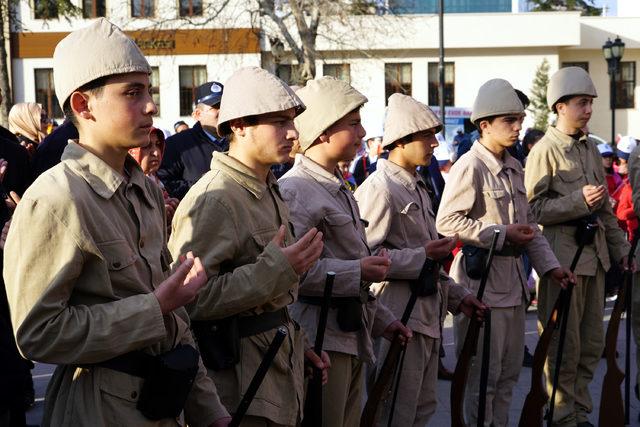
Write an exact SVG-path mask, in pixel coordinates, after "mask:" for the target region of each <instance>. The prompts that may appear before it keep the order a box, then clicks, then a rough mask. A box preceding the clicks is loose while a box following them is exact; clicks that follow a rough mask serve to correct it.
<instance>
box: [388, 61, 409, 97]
mask: <svg viewBox="0 0 640 427" xmlns="http://www.w3.org/2000/svg"><path fill="white" fill-rule="evenodd" d="M411 79H412V77H411V64H384V97H385V105H386V103H387V101H388V100H389V97H390V96H391V95H393V94H394V93H402V94H405V95H411Z"/></svg>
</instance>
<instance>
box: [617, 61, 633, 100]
mask: <svg viewBox="0 0 640 427" xmlns="http://www.w3.org/2000/svg"><path fill="white" fill-rule="evenodd" d="M623 65H631V66H632V67H631V68H632V73H633V78H632V79H631V80H623V79H622V75H623V73H622V67H623ZM636 72H637V67H636V61H621V62H620V64H619V65H618V71H617V72H616V87H615V90H616V110H624V109H628V108H635V104H636V99H635V89H636V80H637V76H636ZM629 84H630V86H628V87H627V88H626V89H629V90H625V85H629ZM625 93H626V94H627V96H623V95H624V94H625Z"/></svg>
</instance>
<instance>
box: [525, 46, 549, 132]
mask: <svg viewBox="0 0 640 427" xmlns="http://www.w3.org/2000/svg"><path fill="white" fill-rule="evenodd" d="M548 84H549V62H548V61H547V59H546V58H545V59H543V60H542V63H541V64H540V65H539V66H538V68H537V69H536V76H535V77H534V79H533V87H532V88H531V98H530V100H531V105H530V106H529V111H531V112H532V113H533V120H534V123H533V127H534V129H539V130H541V131H543V132H545V131H546V130H547V126H549V107H548V106H547V85H548Z"/></svg>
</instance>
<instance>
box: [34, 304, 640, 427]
mask: <svg viewBox="0 0 640 427" xmlns="http://www.w3.org/2000/svg"><path fill="white" fill-rule="evenodd" d="M612 307H613V302H609V303H607V307H606V309H605V319H604V320H605V328H606V327H607V324H608V319H609V315H610V314H611V310H612ZM605 330H606V329H605ZM525 331H526V332H525V334H526V336H525V342H526V344H527V346H528V347H529V349H530V350H531V353H533V351H534V349H535V347H536V343H537V341H538V334H537V330H536V313H535V310H532V311H531V310H530V311H529V312H528V313H527V320H526V328H525ZM624 337H625V319H624V318H623V319H622V322H621V325H620V330H619V335H618V352H619V353H620V357H619V358H618V366H620V368H621V369H622V370H623V371H624ZM443 341H444V347H445V351H446V353H447V356H446V358H445V362H444V363H445V365H446V366H447V367H449V369H452V370H453V368H454V367H455V354H454V347H453V328H452V317H451V316H447V319H446V322H445V329H444V338H443ZM635 354H636V346H635V343H632V345H631V369H632V376H631V378H632V383H631V384H632V387H633V385H634V383H635V375H636V363H635ZM53 369H54V366H53V365H47V364H39V363H37V364H36V367H35V369H34V370H33V380H34V385H35V389H36V404H35V406H34V407H33V408H32V409H31V410H30V411H29V412H28V413H27V422H28V423H30V424H39V423H40V420H41V419H42V410H43V407H44V393H45V390H46V386H47V384H48V382H49V380H50V378H51V373H52V372H53ZM605 373H606V364H605V360H604V359H602V360H601V361H600V364H599V365H598V369H597V370H596V373H595V377H594V380H593V382H592V383H591V386H590V390H591V396H592V398H593V401H594V411H593V413H592V414H591V417H590V420H591V422H592V423H593V424H594V425H598V416H599V415H598V414H599V411H598V409H599V406H600V392H601V388H602V379H603V378H604V375H605ZM450 385H451V383H450V382H448V381H438V409H437V410H436V413H435V415H434V416H433V418H432V419H431V422H430V423H429V425H431V426H448V425H450V421H449V420H450V409H449V391H450ZM530 385H531V369H530V368H522V371H521V372H520V379H519V380H518V384H517V385H516V387H515V389H514V392H513V401H512V403H511V411H510V425H514V426H515V425H517V423H518V420H519V418H520V411H521V409H522V405H523V404H524V400H525V397H526V395H527V393H528V392H529V387H530ZM639 412H640V402H638V401H637V400H636V399H635V397H634V394H633V390H632V391H631V424H630V425H632V426H640V422H638V413H639Z"/></svg>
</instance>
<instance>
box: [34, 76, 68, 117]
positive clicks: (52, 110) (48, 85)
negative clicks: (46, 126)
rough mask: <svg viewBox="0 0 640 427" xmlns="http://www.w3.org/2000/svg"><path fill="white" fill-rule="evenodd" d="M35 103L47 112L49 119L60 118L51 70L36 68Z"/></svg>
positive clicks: (61, 115)
mask: <svg viewBox="0 0 640 427" xmlns="http://www.w3.org/2000/svg"><path fill="white" fill-rule="evenodd" d="M34 73H35V81H36V102H37V103H38V104H40V105H42V106H43V107H44V109H45V110H47V113H48V114H49V116H50V117H57V118H62V117H64V114H62V109H61V108H60V105H59V104H58V98H57V97H56V92H55V90H54V86H53V68H36V69H35V70H34Z"/></svg>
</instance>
